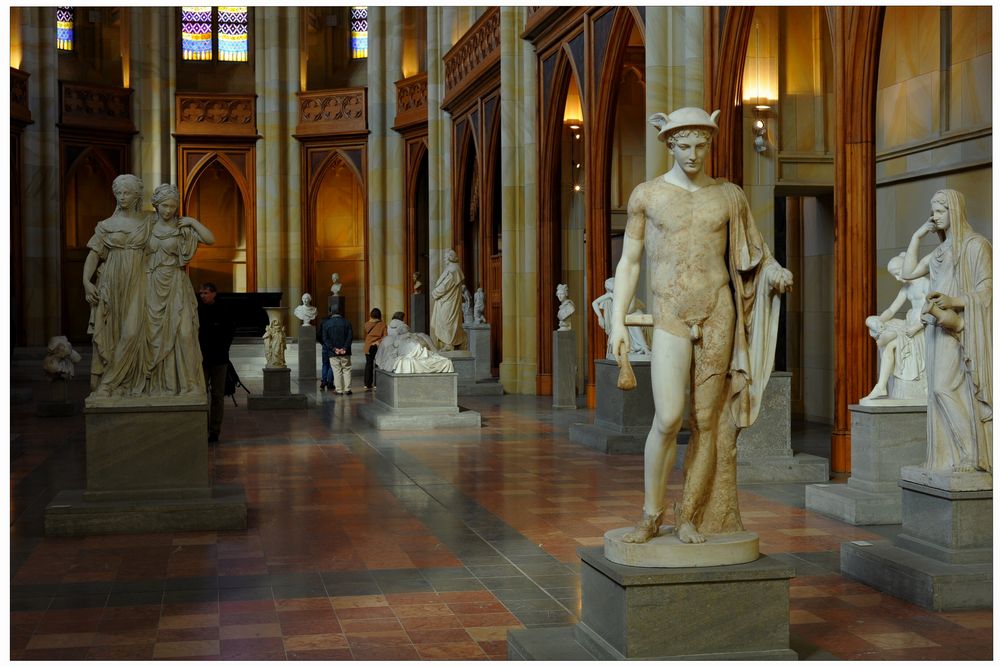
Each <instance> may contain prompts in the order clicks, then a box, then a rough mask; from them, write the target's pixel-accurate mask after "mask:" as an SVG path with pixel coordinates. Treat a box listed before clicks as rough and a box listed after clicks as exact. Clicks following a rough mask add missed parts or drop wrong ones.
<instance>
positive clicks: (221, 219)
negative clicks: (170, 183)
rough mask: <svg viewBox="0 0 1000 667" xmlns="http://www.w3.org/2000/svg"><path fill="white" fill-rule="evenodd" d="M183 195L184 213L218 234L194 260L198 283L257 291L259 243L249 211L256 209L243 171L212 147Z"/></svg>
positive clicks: (192, 274) (192, 267) (193, 273)
mask: <svg viewBox="0 0 1000 667" xmlns="http://www.w3.org/2000/svg"><path fill="white" fill-rule="evenodd" d="M189 178H190V181H189V182H190V186H189V187H188V188H187V189H186V191H185V192H184V194H183V195H182V197H183V199H184V202H183V207H182V210H183V212H184V215H187V216H190V217H192V218H196V219H197V220H199V221H200V222H201V223H202V224H204V225H205V226H206V227H208V228H209V229H210V230H211V231H212V234H214V235H215V243H214V244H213V245H201V246H200V247H199V248H198V252H197V253H195V256H194V259H192V260H191V262H190V263H189V264H188V275H189V276H190V278H191V282H192V284H193V285H200V284H201V283H204V282H212V283H215V286H216V287H217V288H218V290H219V291H220V292H249V291H253V287H252V284H253V281H252V270H251V267H252V263H253V245H252V243H251V242H250V239H251V236H252V234H251V230H250V225H249V224H248V223H249V221H248V219H247V218H248V216H247V211H248V210H250V208H251V203H250V202H249V201H248V196H249V193H248V192H247V190H246V187H245V185H246V184H245V183H244V182H243V178H242V175H241V173H240V171H239V170H238V169H237V168H236V166H235V165H234V164H233V163H232V161H231V160H230V159H229V157H228V156H226V155H225V154H221V153H215V152H210V153H207V154H205V155H204V156H203V157H202V159H201V161H200V163H199V164H198V165H197V166H196V167H195V169H194V170H192V171H191V172H190V175H189Z"/></svg>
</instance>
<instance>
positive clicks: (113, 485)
mask: <svg viewBox="0 0 1000 667" xmlns="http://www.w3.org/2000/svg"><path fill="white" fill-rule="evenodd" d="M118 403H119V404H118V405H111V404H110V402H109V401H108V400H107V399H101V400H96V401H94V400H92V401H90V402H89V404H88V406H87V407H86V408H85V410H84V414H85V418H84V419H85V426H86V448H87V488H86V489H84V490H66V491H62V492H60V493H59V494H58V495H57V496H56V498H55V499H54V500H53V501H52V502H51V503H50V504H49V505H48V506H47V507H46V509H45V530H46V534H47V535H50V536H74V535H90V534H104V533H136V532H164V531H189V530H243V529H245V528H246V513H247V512H246V498H245V495H244V492H243V487H242V486H225V487H221V486H220V487H218V488H213V487H212V486H211V482H210V475H209V460H208V452H209V448H208V404H207V401H206V402H200V403H184V402H183V400H182V399H171V400H164V401H162V402H160V403H159V404H157V402H156V399H143V400H141V401H128V400H125V399H123V400H120V401H118Z"/></svg>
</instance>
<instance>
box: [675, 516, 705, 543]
mask: <svg viewBox="0 0 1000 667" xmlns="http://www.w3.org/2000/svg"><path fill="white" fill-rule="evenodd" d="M677 539H679V540H680V541H681V542H684V543H685V544H701V543H702V542H704V541H705V536H704V535H702V534H701V533H699V532H698V531H697V530H695V529H694V526H692V525H691V522H689V521H685V522H683V523H681V524H680V525H679V526H678V527H677Z"/></svg>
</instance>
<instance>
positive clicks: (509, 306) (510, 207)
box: [500, 6, 538, 394]
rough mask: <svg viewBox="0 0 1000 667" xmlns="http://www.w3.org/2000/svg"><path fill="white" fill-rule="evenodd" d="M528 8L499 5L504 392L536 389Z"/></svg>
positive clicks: (533, 62) (533, 123) (532, 67)
mask: <svg viewBox="0 0 1000 667" xmlns="http://www.w3.org/2000/svg"><path fill="white" fill-rule="evenodd" d="M527 16H528V11H527V8H526V7H507V6H505V7H501V8H500V108H501V114H500V174H501V207H502V210H503V215H502V216H501V225H502V235H503V240H504V249H503V250H504V252H503V257H502V260H501V261H502V262H503V271H502V278H501V290H502V296H503V331H504V332H505V333H504V335H503V339H502V340H503V361H502V362H501V363H500V383H501V384H502V385H503V388H504V391H506V392H508V393H516V394H533V393H535V376H536V374H537V372H538V336H537V335H536V333H535V332H536V331H537V330H538V269H537V267H538V212H537V209H536V207H535V202H537V201H538V174H537V160H536V156H535V152H536V150H537V138H536V137H537V118H536V115H535V114H536V107H537V104H538V97H537V94H536V88H537V83H538V72H537V58H536V56H535V50H534V48H533V47H532V46H531V44H530V43H529V42H527V41H525V40H523V39H521V32H522V31H523V30H524V24H525V21H526V20H527Z"/></svg>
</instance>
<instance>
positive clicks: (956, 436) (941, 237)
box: [902, 190, 993, 475]
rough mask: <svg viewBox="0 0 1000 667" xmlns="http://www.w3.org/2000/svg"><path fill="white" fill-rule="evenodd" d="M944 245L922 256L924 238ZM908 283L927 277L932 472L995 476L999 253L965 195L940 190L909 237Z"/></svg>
mask: <svg viewBox="0 0 1000 667" xmlns="http://www.w3.org/2000/svg"><path fill="white" fill-rule="evenodd" d="M928 236H936V237H937V239H938V241H939V244H938V246H937V247H936V248H935V249H934V250H933V251H932V252H930V253H929V254H927V255H926V256H924V257H923V258H921V257H920V256H919V248H920V243H921V241H922V240H923V239H924V238H925V237H928ZM902 275H903V278H904V279H905V280H916V279H919V278H922V277H924V276H927V278H928V279H929V285H928V290H929V291H928V294H927V297H926V302H925V303H924V306H923V308H922V314H921V318H922V321H923V322H924V323H925V324H926V325H927V326H926V327H925V330H924V342H925V347H926V368H927V460H926V462H925V463H924V466H923V467H924V468H926V469H928V470H932V471H945V472H956V473H968V472H975V471H982V472H988V473H990V474H991V475H992V472H993V248H992V246H991V245H990V242H989V241H987V240H986V238H985V237H983V236H982V235H981V234H978V233H976V232H975V231H973V229H972V227H971V225H969V222H968V220H967V219H966V214H965V197H964V196H963V195H962V194H961V193H960V192H957V191H955V190H940V191H938V192H937V193H935V194H934V196H933V197H932V198H931V214H930V217H929V218H928V220H927V221H926V222H925V223H924V224H922V225H921V226H920V227H919V228H918V229H917V230H916V232H914V234H913V236H912V237H911V238H910V243H909V246H908V247H907V249H906V253H905V256H904V259H903V267H902Z"/></svg>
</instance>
